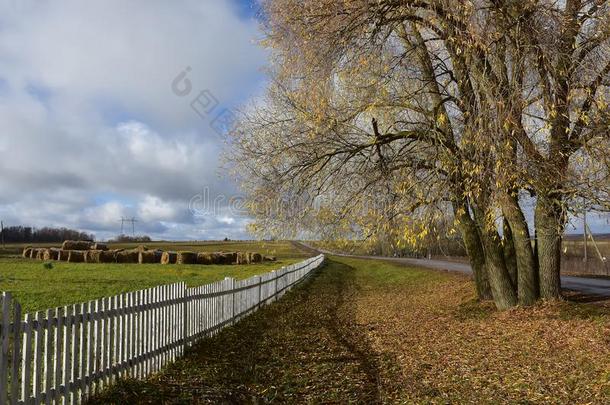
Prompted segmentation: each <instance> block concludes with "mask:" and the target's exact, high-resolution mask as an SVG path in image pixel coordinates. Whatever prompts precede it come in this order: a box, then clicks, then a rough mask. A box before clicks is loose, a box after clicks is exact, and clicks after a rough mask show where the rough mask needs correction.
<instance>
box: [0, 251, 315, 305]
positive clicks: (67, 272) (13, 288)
mask: <svg viewBox="0 0 610 405" xmlns="http://www.w3.org/2000/svg"><path fill="white" fill-rule="evenodd" d="M41 246H42V245H41ZM47 246H49V245H47ZM55 246H56V245H55ZM134 246H135V245H130V246H128V245H112V246H111V247H112V248H117V247H123V248H129V247H134ZM146 246H147V247H149V248H160V249H167V250H193V251H252V252H259V253H262V254H267V255H274V256H276V257H277V258H278V261H277V262H265V263H262V264H252V265H243V266H197V265H182V266H178V265H168V266H162V265H160V264H143V265H139V264H88V263H64V262H52V265H53V268H52V269H47V268H45V267H44V263H43V262H40V261H35V260H30V259H23V258H21V257H19V256H18V254H19V252H21V250H22V249H23V245H11V246H8V245H7V248H6V250H4V251H3V252H2V253H3V255H1V256H0V291H9V292H11V293H12V294H13V295H14V296H15V297H16V298H17V300H19V302H20V303H21V304H22V306H23V309H24V311H26V312H33V311H39V310H45V309H47V308H52V307H57V306H63V305H69V304H75V303H80V302H86V301H89V300H92V299H97V298H101V297H107V296H111V295H115V294H119V293H123V292H128V291H135V290H140V289H143V288H148V287H153V286H156V285H161V284H171V283H176V282H180V281H184V282H186V283H187V285H189V286H197V285H202V284H207V283H211V282H214V281H217V280H221V279H223V278H224V277H235V278H247V277H250V276H253V275H257V274H262V273H265V272H268V271H272V270H274V269H277V268H280V267H282V266H285V265H287V264H291V263H295V262H298V261H300V260H302V259H304V258H305V257H307V255H306V254H304V253H303V252H301V251H298V250H297V249H295V248H294V247H293V246H292V244H290V243H289V242H202V243H193V242H190V243H171V242H157V243H148V244H146Z"/></svg>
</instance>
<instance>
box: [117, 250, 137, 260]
mask: <svg viewBox="0 0 610 405" xmlns="http://www.w3.org/2000/svg"><path fill="white" fill-rule="evenodd" d="M139 260H140V252H138V251H136V250H124V251H121V252H117V253H116V262H117V263H138V261H139Z"/></svg>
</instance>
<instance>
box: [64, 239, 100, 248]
mask: <svg viewBox="0 0 610 405" xmlns="http://www.w3.org/2000/svg"><path fill="white" fill-rule="evenodd" d="M92 245H93V243H92V242H87V241H84V240H66V241H64V243H62V245H61V249H62V250H89V249H91V246H92Z"/></svg>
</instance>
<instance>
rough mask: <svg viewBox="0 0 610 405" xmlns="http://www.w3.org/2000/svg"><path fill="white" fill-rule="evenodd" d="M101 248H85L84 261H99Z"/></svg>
mask: <svg viewBox="0 0 610 405" xmlns="http://www.w3.org/2000/svg"><path fill="white" fill-rule="evenodd" d="M101 255H102V251H101V250H87V251H86V252H85V263H101V261H100V257H101Z"/></svg>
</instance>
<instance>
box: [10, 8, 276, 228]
mask: <svg viewBox="0 0 610 405" xmlns="http://www.w3.org/2000/svg"><path fill="white" fill-rule="evenodd" d="M255 3H256V0H180V1H167V0H130V1H125V0H104V1H82V0H59V1H58V0H54V1H51V0H0V122H2V132H1V133H0V171H1V173H2V175H1V176H0V218H1V219H2V220H4V222H5V224H7V225H17V224H24V225H31V226H36V227H42V226H67V227H73V228H77V229H81V230H85V231H89V232H93V233H95V234H96V236H97V237H98V239H105V238H108V237H112V236H115V235H116V234H118V233H119V231H120V227H121V221H120V219H121V217H136V218H137V220H138V221H139V222H137V224H136V233H146V234H149V235H151V236H153V237H155V238H163V239H217V238H224V237H230V238H243V237H247V234H246V233H245V231H244V224H245V221H246V219H245V218H244V217H243V216H241V215H239V214H240V213H239V211H238V210H235V209H229V208H228V201H229V199H230V198H231V197H232V196H235V195H238V191H237V188H236V186H235V184H234V183H233V182H232V181H230V179H228V178H226V177H223V176H222V170H221V169H220V168H219V166H220V165H219V158H218V155H219V152H220V150H221V149H222V147H223V141H222V138H221V137H220V136H219V135H218V134H217V131H222V128H223V127H226V124H227V122H230V118H231V113H230V111H231V109H232V108H234V107H236V106H239V105H240V104H242V103H244V102H245V101H246V100H247V99H248V98H249V97H251V96H253V95H256V94H260V92H261V91H262V89H263V88H264V77H263V75H262V74H261V68H262V67H263V66H264V65H265V63H266V57H265V54H264V53H263V51H262V50H261V49H260V48H258V47H257V45H256V40H257V38H260V33H259V31H258V22H257V21H256V4H255ZM181 74H182V76H181ZM206 196H207V197H206ZM215 200H216V202H214V201H215Z"/></svg>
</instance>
